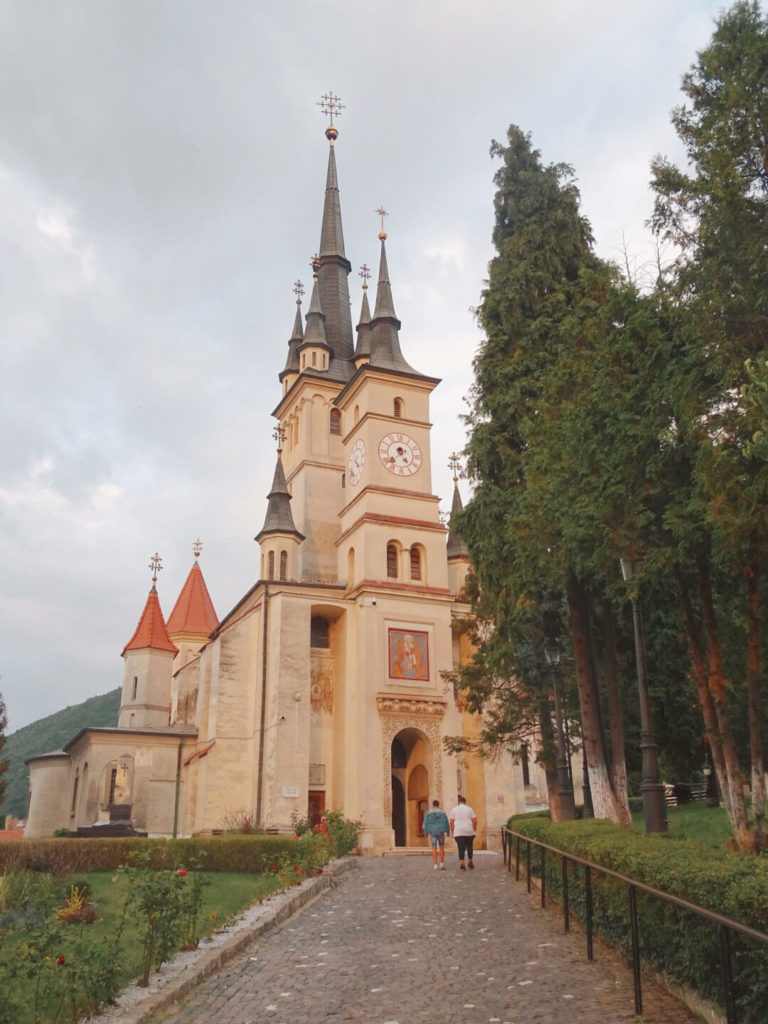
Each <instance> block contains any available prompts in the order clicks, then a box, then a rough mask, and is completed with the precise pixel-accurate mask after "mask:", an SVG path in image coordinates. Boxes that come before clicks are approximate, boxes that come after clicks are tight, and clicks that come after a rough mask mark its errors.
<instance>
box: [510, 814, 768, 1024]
mask: <svg viewBox="0 0 768 1024" xmlns="http://www.w3.org/2000/svg"><path fill="white" fill-rule="evenodd" d="M508 825H509V828H510V829H512V830H513V831H515V832H520V833H521V834H523V835H526V836H528V837H530V838H531V839H538V840H539V841H540V842H543V843H547V844H549V845H550V846H554V847H557V849H559V850H563V851H565V852H566V853H572V854H574V855H576V856H578V857H582V858H583V859H584V860H589V861H592V862H594V863H596V864H599V865H601V866H603V867H607V868H611V869H612V870H613V871H617V872H620V873H621V874H623V875H628V876H629V877H630V878H633V879H635V880H636V881H638V882H643V883H645V884H646V885H650V886H653V887H654V888H655V889H660V890H662V891H663V892H666V893H669V894H671V895H674V896H678V897H680V898H682V899H684V900H687V901H688V902H689V903H695V904H697V905H698V906H701V907H705V908H706V909H707V910H711V911H714V912H715V913H717V914H722V915H723V916H725V917H728V918H731V919H732V920H734V921H738V922H739V923H741V924H745V925H748V926H749V927H750V928H754V929H756V930H757V931H760V932H763V933H765V934H768V857H766V856H758V857H751V856H745V855H743V854H739V853H734V852H731V851H729V850H725V849H722V850H719V849H707V850H704V849H702V847H701V846H700V845H698V844H697V843H695V842H693V841H690V840H685V839H676V838H673V837H670V836H664V835H645V836H639V835H637V834H636V833H632V832H628V831H627V830H625V829H622V828H619V827H618V826H616V825H612V824H611V823H610V822H607V821H595V820H591V821H590V820H585V821H578V822H562V823H560V824H557V825H555V824H553V823H552V822H551V821H550V820H549V818H545V817H538V816H529V815H526V816H521V817H516V818H510V820H509V822H508ZM513 853H514V846H513ZM540 854H541V851H540V850H539V849H538V848H535V847H534V848H533V849H532V852H531V874H532V875H533V876H535V877H540V876H541V855H540ZM523 855H524V851H523V849H522V848H521V859H522V857H523ZM545 863H546V886H547V891H548V892H549V893H551V894H553V895H554V896H555V897H556V898H558V899H560V898H561V897H562V879H561V862H560V858H559V857H556V856H554V855H552V854H548V855H547V857H546V859H545ZM568 884H569V900H568V902H569V906H570V908H571V912H572V913H573V914H575V916H576V917H577V918H579V920H581V921H582V922H583V921H584V918H585V894H584V871H583V870H582V869H581V868H577V867H576V866H572V867H571V868H570V869H569V874H568ZM592 894H593V912H594V925H595V928H596V929H597V930H598V931H599V933H600V934H601V935H602V936H603V937H604V938H606V939H607V940H608V941H609V942H610V943H611V944H613V945H615V946H618V947H620V948H622V949H629V946H630V942H631V937H630V933H629V910H628V892H627V886H626V885H624V884H621V883H619V882H617V881H614V880H612V879H608V878H604V877H601V876H599V875H597V874H595V873H593V875H592ZM637 908H638V927H639V935H640V946H641V955H642V957H643V958H644V959H645V960H646V961H648V962H649V963H651V964H653V965H655V966H656V967H658V968H659V969H661V970H663V971H664V972H665V973H666V974H667V975H668V976H669V977H670V978H672V979H674V980H675V981H677V982H679V983H681V984H685V985H688V986H690V987H691V988H693V989H695V990H696V991H698V992H700V993H701V995H703V996H704V997H705V998H707V999H710V1000H712V1001H714V1002H716V1003H717V1004H718V1005H720V1006H723V1005H724V1003H725V996H724V991H723V984H722V978H721V972H720V969H719V963H720V954H719V944H718V943H719V938H718V929H717V926H716V925H714V924H710V923H708V922H705V921H703V920H702V919H701V918H699V917H697V916H696V915H694V914H692V913H690V912H689V911H686V910H684V909H683V908H678V907H676V906H674V905H672V904H668V903H666V902H664V901H662V900H658V899H656V898H655V897H652V896H649V895H646V894H643V893H640V892H638V893H637ZM731 958H732V967H733V974H734V983H735V985H736V991H737V993H738V1005H739V1013H740V1015H739V1020H740V1021H742V1022H743V1024H765V1020H766V1017H765V1013H766V1010H765V1007H766V1006H768V946H764V945H761V944H760V943H755V942H752V941H750V940H748V939H744V938H742V937H741V936H739V935H737V934H735V933H731Z"/></svg>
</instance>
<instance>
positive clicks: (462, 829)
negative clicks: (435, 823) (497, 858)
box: [448, 796, 477, 871]
mask: <svg viewBox="0 0 768 1024" xmlns="http://www.w3.org/2000/svg"><path fill="white" fill-rule="evenodd" d="M448 820H449V822H450V825H451V835H452V836H453V838H454V839H455V840H456V846H457V847H458V849H459V867H460V868H461V870H462V871H466V867H465V866H464V858H465V857H467V858H468V864H467V866H468V867H469V869H470V871H471V870H472V868H474V866H475V865H474V864H473V863H472V844H473V843H474V841H475V833H476V832H477V815H476V814H475V812H474V811H473V810H472V808H471V807H470V806H469V805H468V804H467V800H466V797H463V796H460V797H459V802H458V803H457V804H456V806H455V807H454V808H453V810H452V811H451V813H450V814H449V815H448Z"/></svg>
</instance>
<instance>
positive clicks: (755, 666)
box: [746, 555, 766, 849]
mask: <svg viewBox="0 0 768 1024" xmlns="http://www.w3.org/2000/svg"><path fill="white" fill-rule="evenodd" d="M746 575H747V607H748V616H747V636H748V640H747V693H748V700H749V754H750V759H751V761H752V815H753V818H754V823H755V839H756V842H757V845H758V846H759V847H760V848H761V849H764V848H765V846H766V835H765V764H764V761H763V738H762V729H761V726H762V721H761V713H760V712H761V709H760V705H761V701H760V596H759V592H758V583H759V562H758V556H757V555H755V556H754V557H753V559H752V561H751V562H750V563H749V565H747V567H746Z"/></svg>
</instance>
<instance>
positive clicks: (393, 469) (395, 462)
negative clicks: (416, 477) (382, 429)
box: [379, 432, 423, 476]
mask: <svg viewBox="0 0 768 1024" xmlns="http://www.w3.org/2000/svg"><path fill="white" fill-rule="evenodd" d="M379 458H380V459H381V461H382V462H383V463H384V465H385V466H386V468H387V469H388V470H389V472H390V473H394V475H395V476H413V474H414V473H418V471H419V470H420V469H421V463H422V458H423V457H422V454H421V448H419V446H418V444H417V443H416V441H414V439H413V438H412V437H409V436H408V434H400V433H398V432H395V433H392V434H385V435H384V437H382V439H381V440H380V441H379Z"/></svg>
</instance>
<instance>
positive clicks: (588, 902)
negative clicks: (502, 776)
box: [501, 827, 768, 1024]
mask: <svg viewBox="0 0 768 1024" xmlns="http://www.w3.org/2000/svg"><path fill="white" fill-rule="evenodd" d="M523 843H524V844H525V874H526V881H527V885H528V892H531V883H532V878H533V876H532V874H531V849H532V847H538V849H539V851H540V862H539V868H540V872H541V878H540V880H541V905H542V907H545V906H546V903H547V871H546V858H547V854H548V853H550V854H553V855H554V856H556V857H559V858H560V862H561V886H562V890H561V891H562V910H563V918H564V924H565V931H566V932H567V931H570V914H571V908H570V902H569V891H568V890H569V884H568V883H569V875H568V869H569V866H573V867H574V868H583V869H584V928H585V932H586V938H587V959H588V960H592V959H593V958H594V932H595V926H594V902H593V893H592V876H593V875H601V876H603V877H605V878H611V879H613V880H614V881H616V882H619V883H620V884H622V885H624V886H626V889H627V897H628V898H627V904H628V922H627V923H628V931H629V940H630V942H629V944H630V949H631V955H632V974H633V981H634V990H635V1012H636V1013H637V1014H641V1013H642V1012H643V991H642V975H641V963H640V961H641V957H640V938H641V937H640V927H639V922H638V913H637V894H638V893H639V892H640V893H643V894H645V895H647V896H651V897H653V898H655V899H658V900H661V901H663V902H664V903H668V904H672V905H675V906H677V907H679V908H681V909H682V910H685V911H687V912H688V913H690V914H694V915H696V916H697V917H699V918H701V919H702V920H704V921H708V922H709V923H710V924H714V925H716V926H717V929H718V939H719V950H720V969H721V972H722V980H723V991H724V994H725V999H724V1002H725V1014H726V1020H727V1022H728V1024H739V1020H738V1010H737V1002H736V992H735V986H734V978H733V964H732V957H731V938H732V936H733V935H734V934H735V935H741V936H743V937H744V938H746V939H748V940H750V941H752V942H755V943H759V944H761V945H763V946H766V947H768V935H766V934H765V933H764V932H759V931H757V930H756V929H754V928H749V927H748V926H747V925H743V924H740V923H739V922H738V921H732V920H731V919H730V918H728V917H724V916H723V915H722V914H716V913H715V912H714V911H712V910H707V909H706V908H705V907H700V906H698V905H697V904H695V903H689V902H688V901H687V900H684V899H681V898H680V897H679V896H672V895H671V894H670V893H667V892H662V891H661V889H654V888H653V887H652V886H650V885H646V884H645V883H644V882H638V881H637V880H636V879H634V878H630V877H629V876H628V875H622V874H620V873H619V872H618V871H613V870H612V869H611V868H605V867H603V866H602V865H600V864H595V863H593V862H592V861H589V860H584V858H582V857H577V856H575V855H574V854H572V853H567V852H566V851H565V850H559V849H558V848H557V847H556V846H550V845H549V844H548V843H542V842H541V840H539V839H531V838H530V837H529V836H524V835H522V834H521V833H520V832H514V831H512V829H509V828H506V827H502V829H501V845H502V850H503V853H504V864H505V865H506V867H507V870H508V871H511V870H512V859H513V846H514V848H515V852H514V860H515V878H516V879H517V880H519V879H520V862H521V858H520V847H521V844H523Z"/></svg>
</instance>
